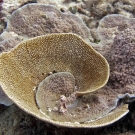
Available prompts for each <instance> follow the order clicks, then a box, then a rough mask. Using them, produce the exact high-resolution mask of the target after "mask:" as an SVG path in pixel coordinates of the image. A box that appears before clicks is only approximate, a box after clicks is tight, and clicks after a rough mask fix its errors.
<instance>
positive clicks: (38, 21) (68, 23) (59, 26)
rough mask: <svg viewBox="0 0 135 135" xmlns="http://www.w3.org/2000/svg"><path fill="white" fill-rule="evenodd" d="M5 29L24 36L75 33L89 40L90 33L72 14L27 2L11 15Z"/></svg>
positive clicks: (52, 7)
mask: <svg viewBox="0 0 135 135" xmlns="http://www.w3.org/2000/svg"><path fill="white" fill-rule="evenodd" d="M7 31H13V32H15V33H16V34H18V35H20V36H23V37H25V38H30V37H35V36H39V35H45V34H49V33H76V34H78V35H80V36H81V37H83V38H84V39H87V40H89V38H90V33H89V30H88V28H87V27H86V26H85V24H84V23H83V21H82V20H81V19H80V18H79V17H77V16H74V15H69V14H63V13H61V12H60V11H59V10H58V9H57V8H55V7H54V6H50V5H45V4H27V5H25V6H23V7H21V8H19V9H18V10H16V11H15V12H13V14H12V15H11V18H10V19H9V22H8V25H7Z"/></svg>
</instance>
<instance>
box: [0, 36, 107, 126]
mask: <svg viewBox="0 0 135 135" xmlns="http://www.w3.org/2000/svg"><path fill="white" fill-rule="evenodd" d="M54 70H55V71H57V72H62V71H64V72H70V73H71V74H73V75H74V77H75V81H76V84H77V85H78V87H79V88H80V92H84V93H85V92H86V93H87V92H91V91H94V90H96V89H98V88H100V87H102V86H103V85H104V84H105V83H106V82H107V80H108V75H109V67H108V63H107V61H106V60H105V59H104V58H103V57H102V56H101V55H100V54H99V53H97V52H96V51H95V50H94V49H92V48H91V47H90V46H89V45H88V44H86V43H85V42H84V41H83V40H82V39H81V38H79V37H78V36H77V35H73V34H52V35H48V36H41V37H37V38H34V39H32V40H28V41H26V42H23V43H21V44H20V45H18V46H17V47H16V48H15V49H14V50H12V51H11V52H9V53H3V54H2V55H1V56H0V84H1V85H2V87H3V89H4V91H5V92H6V94H7V95H8V96H9V97H10V98H11V99H12V100H13V101H14V102H15V103H16V104H17V105H18V106H20V107H21V108H22V109H23V110H25V111H26V112H28V113H30V114H33V115H34V116H36V117H38V118H40V119H42V120H45V121H48V122H51V123H54V124H59V125H63V126H70V127H73V126H74V125H76V126H77V127H78V126H79V127H80V126H82V127H89V125H87V124H86V125H81V124H79V125H78V124H75V123H62V122H58V121H55V122H54V121H53V120H51V119H49V118H48V117H47V116H46V115H43V114H42V113H41V112H40V111H39V110H38V107H37V106H36V103H35V97H34V91H33V89H34V87H36V86H37V85H38V84H39V82H41V81H42V80H43V79H44V78H45V77H46V76H47V74H48V73H49V72H52V71H54ZM6 76H8V79H7V77H6ZM97 126H99V125H97Z"/></svg>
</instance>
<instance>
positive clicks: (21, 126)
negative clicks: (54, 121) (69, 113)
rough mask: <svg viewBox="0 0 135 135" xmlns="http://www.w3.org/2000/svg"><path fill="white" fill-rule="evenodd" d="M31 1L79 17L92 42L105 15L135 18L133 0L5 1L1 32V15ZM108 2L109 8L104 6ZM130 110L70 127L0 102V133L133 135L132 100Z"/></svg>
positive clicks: (134, 122) (4, 23) (0, 134)
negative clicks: (102, 123)
mask: <svg viewBox="0 0 135 135" xmlns="http://www.w3.org/2000/svg"><path fill="white" fill-rule="evenodd" d="M0 2H1V1H0ZM31 2H39V3H46V4H53V5H55V6H56V7H57V8H58V9H61V10H63V9H64V8H65V10H66V12H69V13H71V14H72V13H73V14H76V15H78V16H80V17H81V18H82V19H83V20H84V22H85V23H86V25H87V26H88V28H90V31H91V35H92V38H93V42H96V41H98V35H97V34H96V28H97V26H98V22H99V21H100V20H101V19H102V18H103V17H104V16H106V15H107V14H114V13H115V14H122V15H125V16H127V17H131V18H134V17H135V1H134V0H101V1H100V2H99V1H98V0H83V1H81V0H65V1H64V0H56V1H54V0H52V1H51V0H48V1H47V0H39V1H38V0H37V1H36V0H33V1H32V0H20V1H19V0H5V1H4V2H3V3H2V7H0V9H1V14H0V17H1V21H0V32H1V33H2V32H3V31H4V29H5V27H6V20H4V21H3V17H5V18H8V17H9V16H10V14H11V13H12V12H13V11H14V10H16V9H18V8H19V7H21V6H22V5H25V4H27V3H31ZM63 3H64V4H63ZM107 4H108V5H109V7H110V8H107V6H106V5H107ZM129 110H130V112H129V113H128V114H127V115H126V116H124V117H123V118H122V119H120V120H119V121H117V122H115V123H113V124H111V125H109V126H106V127H102V128H95V129H88V128H87V129H71V128H62V127H56V126H54V125H51V124H48V123H45V122H42V121H40V120H38V119H36V118H34V117H33V116H31V115H29V114H27V113H25V112H24V111H22V110H21V109H19V108H18V107H17V106H16V105H14V104H13V105H11V106H9V107H6V106H4V105H0V135H135V102H134V103H131V104H130V105H129Z"/></svg>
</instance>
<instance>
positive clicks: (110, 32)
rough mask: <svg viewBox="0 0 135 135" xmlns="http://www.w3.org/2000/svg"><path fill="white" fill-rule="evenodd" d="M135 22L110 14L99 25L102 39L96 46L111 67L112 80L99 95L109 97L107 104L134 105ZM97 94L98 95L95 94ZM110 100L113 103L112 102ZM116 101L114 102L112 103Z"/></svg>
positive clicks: (94, 45) (110, 79)
mask: <svg viewBox="0 0 135 135" xmlns="http://www.w3.org/2000/svg"><path fill="white" fill-rule="evenodd" d="M134 24H135V19H132V18H126V17H124V16H122V15H116V14H114V15H108V16H106V17H104V18H103V19H102V20H101V21H100V24H99V27H98V34H99V37H100V39H101V41H100V43H99V44H93V47H94V48H95V49H96V50H97V51H99V52H100V53H101V54H102V55H104V56H105V57H106V59H107V60H108V62H109V65H110V78H109V81H108V83H107V85H106V86H105V87H103V88H101V89H100V90H98V92H99V94H101V95H103V92H105V93H106V94H105V95H108V97H110V98H109V99H108V100H109V102H108V101H106V103H111V104H112V105H113V104H117V103H118V101H119V100H120V99H122V100H123V102H125V103H126V102H128V103H129V102H132V101H133V100H134V99H135V87H134V85H135V81H134V80H135V77H134V70H135V64H134V61H135V55H134V54H135V53H134V50H135V42H134V37H135V32H134V31H135V25H134ZM96 95H97V93H96ZM110 101H111V102H110ZM112 101H114V102H112Z"/></svg>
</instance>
